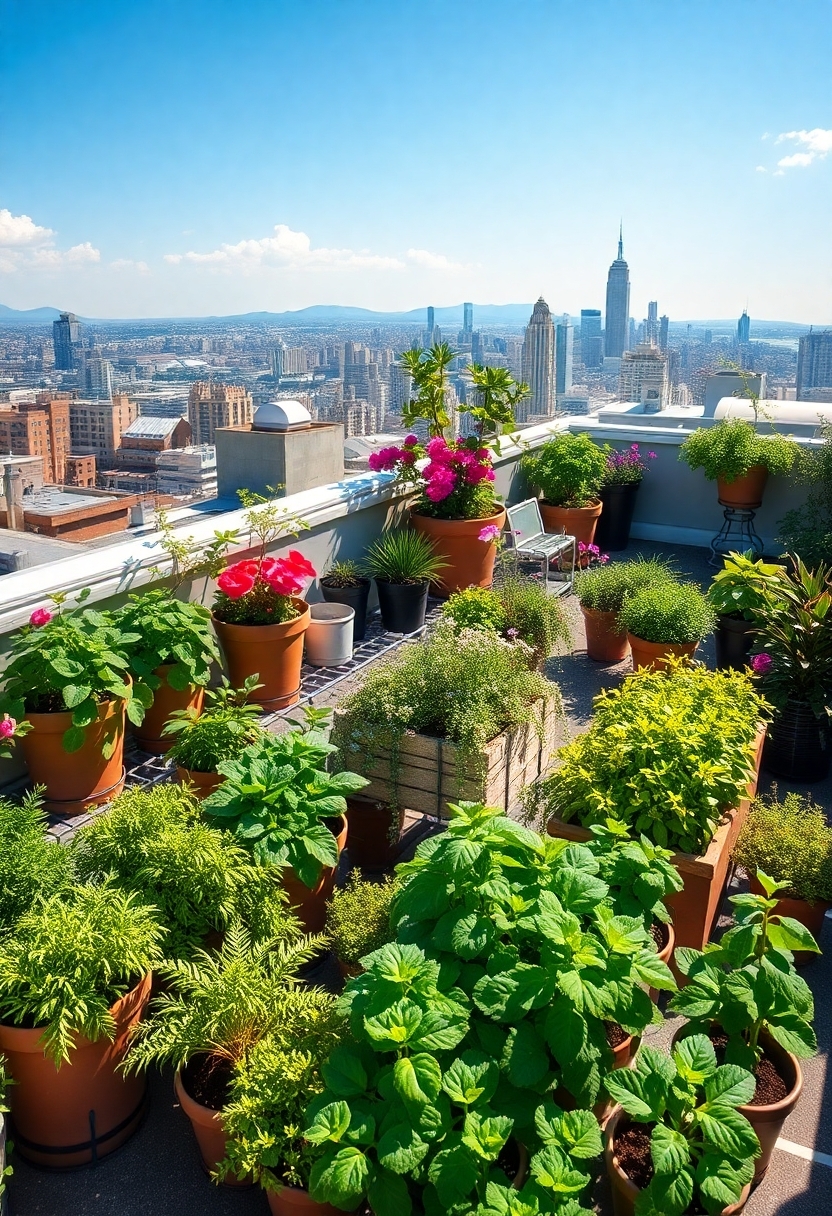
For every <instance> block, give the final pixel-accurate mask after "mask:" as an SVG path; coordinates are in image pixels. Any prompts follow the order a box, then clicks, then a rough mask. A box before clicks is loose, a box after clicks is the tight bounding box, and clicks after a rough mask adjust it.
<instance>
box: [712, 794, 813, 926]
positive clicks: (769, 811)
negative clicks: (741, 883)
mask: <svg viewBox="0 0 832 1216" xmlns="http://www.w3.org/2000/svg"><path fill="white" fill-rule="evenodd" d="M733 859H734V861H735V862H736V863H737V864H738V865H741V866H742V867H743V869H744V870H745V871H746V872H747V873H748V874H751V875H754V874H756V873H757V870H763V871H764V873H766V874H768V875H770V876H771V877H772V878H774V879H776V880H777V882H782V883H786V884H787V885H786V886H785V887H784V888H783V895H784V896H786V897H788V898H789V899H805V900H807V901H808V902H809V903H814V902H815V900H818V899H820V900H823V901H824V902H827V903H832V828H831V827H830V826H829V824H828V822H827V819H826V813H825V812H824V810H823V807H821V806H817V805H816V804H815V803H813V802H812V799H811V798H810V797H809V796H808V795H807V796H806V797H803V795H801V794H797V793H795V792H794V791H792V792H790V793H787V794H786V796H785V798H784V799H783V800H782V802H781V801H780V800H779V799H778V798H777V796H776V793H775V795H774V796H773V797H766V796H760V797H759V798H756V799H755V800H754V802H753V803H752V804H751V810H750V811H749V813H748V818H747V819H746V821H745V823H744V825H743V828H742V831H741V832H740V835H739V839H738V840H737V843H736V845H735V847H734V858H733Z"/></svg>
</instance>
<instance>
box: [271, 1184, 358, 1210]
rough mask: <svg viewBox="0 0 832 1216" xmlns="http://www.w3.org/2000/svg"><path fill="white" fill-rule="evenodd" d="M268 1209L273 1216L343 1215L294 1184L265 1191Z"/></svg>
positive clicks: (329, 1204)
mask: <svg viewBox="0 0 832 1216" xmlns="http://www.w3.org/2000/svg"><path fill="white" fill-rule="evenodd" d="M266 1198H267V1199H268V1201H269V1211H270V1212H271V1213H272V1214H273V1216H344V1213H343V1211H342V1210H341V1209H340V1208H334V1207H333V1206H332V1204H331V1203H316V1202H315V1200H314V1199H313V1198H312V1196H311V1195H310V1194H309V1192H308V1191H302V1190H300V1189H299V1187H296V1186H282V1187H281V1188H280V1190H279V1191H266Z"/></svg>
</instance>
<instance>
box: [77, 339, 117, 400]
mask: <svg viewBox="0 0 832 1216" xmlns="http://www.w3.org/2000/svg"><path fill="white" fill-rule="evenodd" d="M75 365H76V369H77V372H78V391H79V393H80V394H81V396H82V397H91V398H93V399H94V400H101V401H109V400H110V398H111V397H112V395H113V367H112V364H111V363H110V361H109V359H102V358H101V356H100V355H98V354H96V353H95V351H89V350H79V351H76V355H75Z"/></svg>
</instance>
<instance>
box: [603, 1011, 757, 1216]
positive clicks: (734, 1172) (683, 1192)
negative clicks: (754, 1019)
mask: <svg viewBox="0 0 832 1216" xmlns="http://www.w3.org/2000/svg"><path fill="white" fill-rule="evenodd" d="M605 1085H606V1087H607V1091H608V1092H609V1094H610V1096H611V1097H612V1098H613V1099H614V1100H615V1101H616V1102H620V1103H621V1106H622V1107H623V1108H624V1110H625V1112H626V1113H627V1114H628V1115H629V1117H630V1119H631V1120H632V1121H633V1122H634V1123H646V1124H651V1125H653V1127H652V1132H651V1134H650V1156H651V1158H652V1164H653V1177H652V1178H651V1180H650V1182H649V1184H648V1185H647V1186H646V1187H645V1188H644V1189H642V1190H641V1191H640V1193H639V1195H638V1198H637V1200H636V1203H635V1211H636V1216H682V1214H683V1213H684V1212H687V1211H689V1210H690V1208H691V1205H692V1204H693V1203H694V1201H696V1202H697V1203H698V1204H699V1206H700V1207H702V1208H704V1210H705V1211H706V1212H707V1213H709V1214H713V1216H716V1214H717V1213H720V1212H722V1210H723V1209H724V1208H725V1207H728V1206H729V1205H731V1204H734V1203H737V1201H738V1200H739V1197H740V1195H741V1193H742V1190H743V1188H744V1187H745V1186H746V1185H747V1184H748V1183H750V1182H751V1179H752V1177H753V1175H754V1158H755V1157H759V1155H760V1144H759V1141H758V1139H757V1136H756V1134H755V1132H754V1129H753V1128H752V1126H751V1124H750V1123H749V1122H748V1120H747V1119H746V1118H745V1116H744V1115H742V1114H740V1112H739V1111H738V1110H737V1109H736V1108H737V1107H738V1106H742V1105H743V1104H744V1103H746V1102H749V1101H750V1100H751V1098H752V1097H753V1096H754V1078H753V1076H752V1075H751V1073H750V1072H747V1071H746V1070H745V1069H744V1068H739V1067H738V1066H737V1065H735V1064H723V1065H721V1066H717V1062H716V1055H715V1053H714V1048H713V1045H712V1043H711V1042H710V1040H709V1039H708V1038H707V1037H706V1036H705V1035H701V1034H698V1035H693V1036H692V1037H691V1038H687V1039H683V1040H682V1042H681V1043H679V1044H678V1046H677V1047H676V1048H675V1049H674V1051H673V1058H672V1059H669V1058H668V1057H667V1056H666V1055H664V1054H663V1053H662V1052H660V1051H656V1050H654V1049H653V1048H651V1047H642V1048H641V1050H640V1051H639V1053H638V1056H637V1057H636V1061H635V1066H634V1067H633V1068H632V1069H629V1068H620V1069H618V1070H617V1071H616V1072H613V1073H610V1075H609V1076H608V1077H607V1078H606V1081H605ZM620 1126H621V1125H620V1123H619V1127H620Z"/></svg>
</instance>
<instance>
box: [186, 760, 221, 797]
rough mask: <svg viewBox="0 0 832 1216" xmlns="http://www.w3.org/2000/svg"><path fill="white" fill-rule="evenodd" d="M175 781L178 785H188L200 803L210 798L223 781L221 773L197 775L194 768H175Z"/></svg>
mask: <svg viewBox="0 0 832 1216" xmlns="http://www.w3.org/2000/svg"><path fill="white" fill-rule="evenodd" d="M176 780H177V781H178V782H179V784H180V785H189V786H190V787H191V789H192V790H193V792H194V794H195V796H196V797H197V798H198V799H199V801H200V802H202V801H203V799H205V798H208V797H210V795H211V794H213V792H214V790H215V789H217V788H218V787H219V786H221V785H222V783H223V781H225V777H223V775H222V773H199V772H197V770H196V769H195V768H180V767H179V765H178V764H177V766H176Z"/></svg>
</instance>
